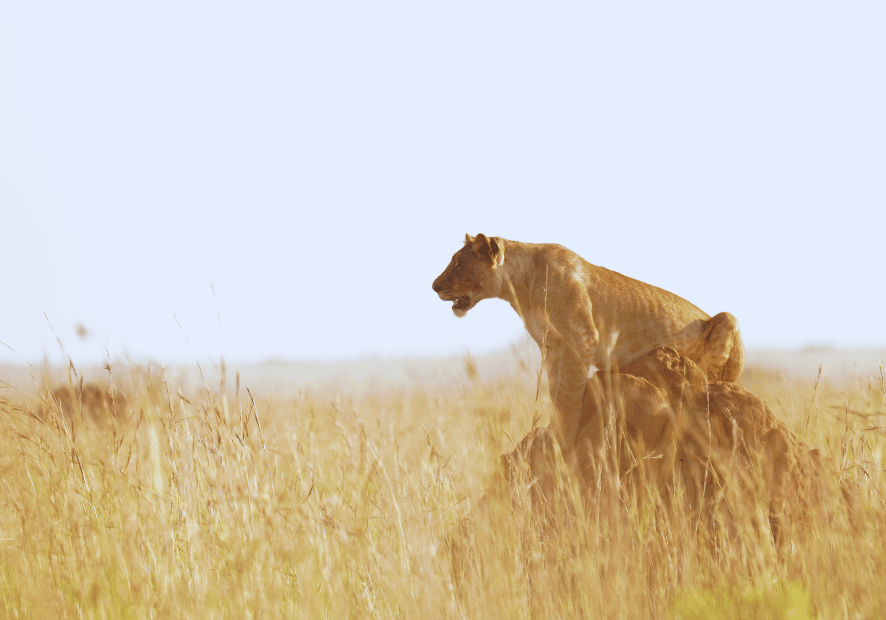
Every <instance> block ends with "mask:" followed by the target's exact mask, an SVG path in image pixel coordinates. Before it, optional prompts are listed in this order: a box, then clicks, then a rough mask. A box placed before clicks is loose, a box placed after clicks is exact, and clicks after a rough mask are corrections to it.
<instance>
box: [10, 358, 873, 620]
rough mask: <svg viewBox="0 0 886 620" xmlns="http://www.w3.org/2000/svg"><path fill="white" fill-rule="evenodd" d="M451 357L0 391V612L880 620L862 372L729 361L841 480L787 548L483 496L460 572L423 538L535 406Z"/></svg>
mask: <svg viewBox="0 0 886 620" xmlns="http://www.w3.org/2000/svg"><path fill="white" fill-rule="evenodd" d="M464 372H465V373H466V375H467V377H468V380H467V381H465V382H463V383H462V384H461V387H452V386H450V387H448V388H442V387H439V386H434V385H430V384H429V385H426V386H417V387H415V388H412V389H408V390H391V391H388V392H382V393H376V394H368V395H363V396H359V397H353V398H347V397H342V396H338V395H335V394H330V395H328V396H319V395H317V394H309V393H306V392H300V393H297V394H295V395H294V396H291V397H285V398H284V397H282V396H279V397H278V396H275V395H274V394H265V395H261V396H259V395H253V394H251V393H250V392H248V391H247V390H246V387H245V386H244V385H239V381H238V382H237V383H236V384H235V385H231V383H234V382H232V381H230V380H229V381H228V385H227V386H224V387H223V385H218V384H216V385H208V386H207V385H205V384H204V385H202V386H201V387H199V388H191V389H189V390H184V389H182V388H181V387H180V385H179V384H178V383H177V382H176V381H175V380H174V379H173V378H172V377H169V376H166V375H164V373H163V371H162V370H161V371H157V370H153V371H149V370H146V369H136V370H135V371H133V372H132V373H131V374H130V375H129V376H128V377H127V379H126V380H122V381H121V380H117V381H115V382H114V383H113V385H112V384H111V383H109V382H106V383H104V384H99V390H93V391H90V390H89V389H88V385H87V384H85V383H84V384H82V385H81V383H80V380H79V376H78V374H77V372H76V370H75V371H73V372H72V373H70V379H69V381H68V382H61V384H55V385H54V384H52V383H51V382H49V381H46V380H44V381H42V382H38V383H39V385H35V386H34V387H33V388H32V389H31V390H30V391H28V390H24V391H21V390H14V389H12V388H9V387H7V388H5V389H3V390H2V391H0V429H2V433H0V473H2V478H0V479H2V484H3V489H2V494H3V501H2V502H0V614H2V616H3V617H10V618H14V617H18V618H44V617H45V618H49V617H58V618H69V617H70V618H73V617H87V618H167V617H175V618H179V617H194V618H250V617H254V618H336V619H338V618H363V617H367V618H369V617H380V618H390V617H396V618H416V617H424V618H522V617H542V618H555V617H562V618H686V619H690V618H691V619H695V618H811V617H817V618H883V617H886V577H884V575H886V545H884V542H883V541H884V540H886V503H884V499H886V470H884V467H886V457H884V447H886V432H884V427H886V388H884V384H883V380H882V372H881V371H879V370H878V369H877V368H871V369H869V373H868V374H864V373H860V374H859V375H858V376H857V377H855V378H854V379H852V380H850V381H847V382H843V383H841V384H839V385H835V384H830V383H827V382H825V381H820V382H816V377H815V376H810V377H806V378H802V379H787V378H785V377H784V376H783V375H780V374H778V373H773V372H767V371H762V370H760V371H755V370H754V369H750V371H749V372H747V373H746V375H745V378H744V379H743V385H744V386H745V387H747V388H748V389H750V390H751V391H753V392H755V393H757V394H758V395H760V396H761V397H763V398H764V399H765V400H766V401H767V403H768V404H769V406H770V408H771V409H772V411H773V412H774V413H775V415H776V416H777V417H779V418H780V419H781V420H783V421H784V422H786V423H787V424H788V426H789V427H790V428H791V430H793V431H794V432H795V433H796V434H797V436H798V437H799V438H800V439H801V440H803V441H805V442H806V443H807V444H810V445H811V446H814V447H817V448H819V449H820V450H821V452H822V454H823V456H824V457H825V458H830V459H831V460H832V461H833V462H834V463H835V466H836V467H835V468H836V470H837V471H838V472H839V475H840V476H841V477H842V478H843V479H844V481H848V482H851V483H852V484H854V485H855V487H856V488H857V499H856V506H855V511H854V514H853V518H852V519H849V518H846V517H845V515H844V516H843V517H840V516H837V517H834V518H832V519H830V520H829V521H828V522H827V523H825V524H823V525H821V526H818V527H814V528H813V529H812V530H811V532H810V533H809V536H808V537H807V538H806V539H805V540H803V541H800V542H797V543H795V544H792V545H790V546H789V547H788V548H781V549H777V548H776V547H775V546H774V545H773V544H772V541H771V539H768V538H766V537H765V536H761V535H760V533H759V532H757V531H754V530H753V529H752V528H750V527H748V528H742V527H739V528H738V529H737V531H736V532H735V534H734V536H733V537H732V538H731V539H730V540H729V541H728V544H723V545H719V546H716V547H712V546H710V545H706V544H704V541H703V540H702V536H701V535H700V534H698V533H697V531H696V530H694V529H693V528H692V527H685V528H673V527H663V526H662V525H661V524H660V523H659V522H657V521H656V515H655V514H654V513H652V514H650V512H649V511H648V510H646V511H644V510H642V509H638V507H637V506H636V505H634V504H631V502H627V501H614V502H610V504H609V505H598V506H594V507H592V508H591V509H590V510H586V511H583V512H580V513H578V514H574V515H573V516H572V517H570V518H564V519H562V521H561V522H560V523H559V524H558V526H557V527H554V528H552V527H550V526H547V527H546V526H544V525H542V524H540V523H539V520H538V519H535V518H534V517H533V514H532V511H531V510H530V508H529V503H528V501H525V502H520V501H515V502H499V503H497V504H495V505H492V506H491V507H490V509H489V510H488V511H486V513H485V514H484V515H483V517H482V518H476V519H474V520H472V521H471V524H470V527H471V528H472V537H473V543H474V555H473V556H472V558H471V569H472V570H471V571H470V577H469V578H466V579H456V578H454V576H453V575H454V573H453V571H452V567H451V563H450V561H449V557H448V556H447V554H446V553H443V552H441V551H440V547H439V546H438V545H439V541H440V540H441V537H443V536H445V535H446V533H447V532H448V531H449V530H450V529H451V528H452V527H453V526H454V525H456V524H457V523H458V522H459V521H460V520H461V519H462V518H464V517H465V516H466V515H468V514H469V513H470V511H471V508H472V506H476V502H477V500H478V499H479V498H480V497H481V496H482V494H483V492H484V490H485V489H486V488H487V486H488V485H489V481H490V480H491V479H492V476H493V473H494V470H495V467H496V466H497V463H498V457H499V455H501V454H502V453H504V452H508V451H510V450H511V449H512V448H513V446H514V443H515V442H517V441H519V440H520V438H522V437H523V436H524V435H525V434H526V433H527V432H528V431H529V430H530V428H531V427H532V425H533V423H534V420H537V421H538V423H540V424H544V423H546V421H547V416H548V414H549V412H550V409H551V405H550V401H549V400H548V397H547V391H546V388H545V387H544V386H542V388H541V390H540V396H539V397H538V398H536V383H535V376H534V374H533V373H532V371H531V370H528V369H524V370H523V371H519V372H515V373H513V374H512V376H509V377H505V378H503V379H497V380H490V381H485V380H481V378H480V377H478V376H477V374H476V369H475V368H473V362H472V361H471V360H466V362H465V364H464ZM59 385H61V388H62V389H60V390H57V389H56V388H58V387H59ZM65 392H67V393H68V394H69V396H68V397H66V396H64V393H65ZM97 393H98V394H100V395H97ZM518 499H519V498H518ZM748 501H752V500H751V499H750V498H749V500H748ZM686 521H687V523H688V522H689V517H688V515H687V519H686Z"/></svg>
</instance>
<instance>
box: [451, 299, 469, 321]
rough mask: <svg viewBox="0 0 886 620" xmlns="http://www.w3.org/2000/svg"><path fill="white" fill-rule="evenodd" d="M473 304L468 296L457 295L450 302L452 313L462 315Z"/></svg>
mask: <svg viewBox="0 0 886 620" xmlns="http://www.w3.org/2000/svg"><path fill="white" fill-rule="evenodd" d="M473 305H474V304H472V303H471V298H470V297H457V298H456V299H455V301H454V302H453V304H452V314H454V315H455V316H457V317H463V316H464V315H466V314H467V313H468V310H470V309H471V307H472V306H473Z"/></svg>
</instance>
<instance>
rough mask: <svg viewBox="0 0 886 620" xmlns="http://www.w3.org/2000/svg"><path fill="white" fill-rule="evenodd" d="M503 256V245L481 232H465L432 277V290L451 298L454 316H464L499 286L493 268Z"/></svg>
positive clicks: (444, 299) (441, 295) (443, 298)
mask: <svg viewBox="0 0 886 620" xmlns="http://www.w3.org/2000/svg"><path fill="white" fill-rule="evenodd" d="M503 258H504V248H503V247H502V246H501V244H500V243H498V242H497V241H496V240H495V239H493V238H490V237H487V236H485V235H482V234H480V235H477V236H476V237H471V236H470V235H465V245H464V247H463V248H462V249H460V250H459V251H458V252H456V253H455V254H453V255H452V261H451V262H450V263H449V266H448V267H446V270H445V271H443V273H441V274H440V275H439V276H438V277H437V279H436V280H434V284H433V288H434V292H435V293H437V294H438V295H439V296H440V299H442V300H443V301H451V302H453V303H452V312H453V313H455V316H464V315H465V314H467V312H468V310H470V309H471V308H473V307H474V306H475V305H476V304H477V302H478V301H480V300H481V299H486V298H487V297H492V296H494V295H495V294H496V293H497V289H498V288H499V284H498V280H499V278H498V274H497V273H496V270H497V268H498V267H500V266H501V263H502V260H503Z"/></svg>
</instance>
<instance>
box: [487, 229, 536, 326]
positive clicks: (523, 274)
mask: <svg viewBox="0 0 886 620" xmlns="http://www.w3.org/2000/svg"><path fill="white" fill-rule="evenodd" d="M501 243H502V245H503V246H504V252H505V256H504V262H503V264H502V265H501V267H500V269H501V282H500V291H499V294H498V295H497V297H498V298H500V299H504V300H505V301H506V302H508V303H509V304H511V306H512V307H513V308H514V310H515V311H516V312H517V314H522V312H521V309H528V308H529V302H530V285H529V278H530V277H531V273H532V268H531V266H532V263H533V262H534V261H535V260H536V254H537V253H538V246H536V245H535V244H531V243H520V242H519V241H508V240H506V239H502V240H501Z"/></svg>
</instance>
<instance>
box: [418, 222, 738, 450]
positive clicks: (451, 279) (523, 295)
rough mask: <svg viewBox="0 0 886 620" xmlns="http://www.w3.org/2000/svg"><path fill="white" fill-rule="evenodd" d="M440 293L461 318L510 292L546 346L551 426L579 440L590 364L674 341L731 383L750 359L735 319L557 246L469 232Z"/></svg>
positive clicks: (618, 361) (438, 286)
mask: <svg viewBox="0 0 886 620" xmlns="http://www.w3.org/2000/svg"><path fill="white" fill-rule="evenodd" d="M433 288H434V291H435V292H437V294H438V295H439V296H440V298H441V299H443V300H446V301H452V302H453V305H452V310H453V312H454V313H455V314H456V315H457V316H464V315H465V314H466V313H467V312H468V310H470V309H471V308H472V307H473V306H474V305H475V304H476V303H477V302H478V301H480V300H482V299H487V298H491V297H495V298H499V299H504V300H505V301H507V302H508V303H510V304H511V306H512V307H513V308H514V310H515V311H516V312H517V314H519V315H520V317H521V318H522V319H523V323H524V325H525V326H526V329H527V331H528V332H529V334H530V336H532V339H533V340H535V342H536V343H537V344H538V346H539V347H540V348H541V350H542V357H543V359H544V364H545V370H546V372H547V375H548V383H549V387H550V392H551V399H552V401H553V403H554V406H555V408H556V410H557V414H558V415H557V418H558V419H556V420H554V426H555V429H556V430H557V432H558V434H559V435H560V436H561V439H563V440H565V441H566V442H567V443H569V444H571V443H574V441H575V437H576V433H577V430H578V429H577V426H578V417H579V410H580V408H581V402H582V396H583V394H584V390H585V383H586V381H587V378H588V374H589V372H590V368H591V366H594V367H596V368H599V369H604V368H608V367H609V366H612V367H615V368H617V367H620V366H625V365H627V364H629V363H631V362H633V361H634V360H636V359H639V358H640V357H642V356H643V355H645V354H647V353H649V352H650V351H652V350H653V349H655V348H658V347H661V346H667V347H671V348H673V349H675V350H677V351H678V352H679V353H680V354H681V355H684V356H686V357H687V358H689V359H690V360H692V361H693V362H695V363H696V364H698V365H699V367H701V369H702V370H703V372H704V373H705V374H706V376H707V377H708V379H709V380H711V381H730V382H733V381H735V380H736V379H737V378H738V377H739V375H740V374H741V371H742V368H743V366H744V345H743V343H742V340H741V334H740V332H739V329H738V321H737V320H736V319H735V317H734V316H732V315H731V314H729V313H726V312H723V313H720V314H718V315H716V316H714V317H713V318H712V317H710V316H708V315H707V314H706V313H705V312H703V311H702V310H700V309H699V308H697V307H696V306H694V305H693V304H691V303H689V302H688V301H686V300H685V299H683V298H681V297H679V296H677V295H675V294H673V293H670V292H668V291H666V290H664V289H660V288H658V287H655V286H652V285H650V284H646V283H644V282H640V281H639V280H634V279H633V278H629V277H627V276H624V275H622V274H620V273H617V272H615V271H610V270H609V269H605V268H603V267H598V266H597V265H592V264H591V263H589V262H587V261H586V260H584V259H583V258H582V257H581V256H579V255H578V254H576V253H575V252H572V251H571V250H568V249H566V248H564V247H563V246H560V245H555V244H533V243H521V242H518V241H510V240H507V239H502V238H500V237H486V236H485V235H482V234H481V235H477V236H476V237H471V236H469V235H466V236H465V245H464V247H462V249H460V250H459V251H458V252H456V253H455V254H454V255H453V257H452V261H451V262H450V264H449V266H448V267H447V268H446V270H445V271H444V272H443V273H442V274H440V276H439V277H438V278H437V279H436V280H435V281H434V284H433Z"/></svg>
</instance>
